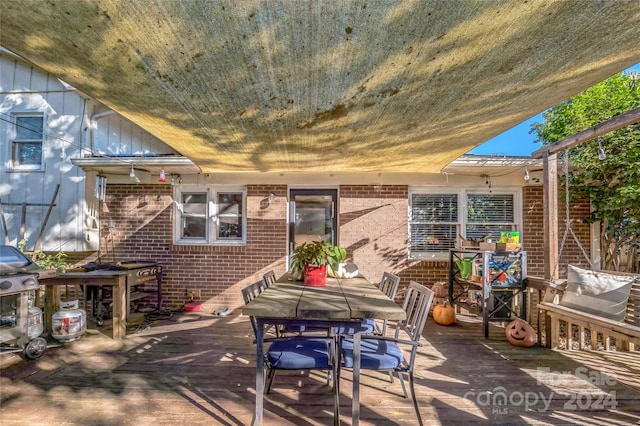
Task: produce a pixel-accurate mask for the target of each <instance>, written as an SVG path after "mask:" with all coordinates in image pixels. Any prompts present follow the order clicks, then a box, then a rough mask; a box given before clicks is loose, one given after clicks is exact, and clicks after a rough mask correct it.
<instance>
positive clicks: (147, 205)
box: [99, 184, 589, 312]
mask: <svg viewBox="0 0 640 426" xmlns="http://www.w3.org/2000/svg"><path fill="white" fill-rule="evenodd" d="M408 191H409V188H408V186H406V185H342V186H340V191H339V194H340V202H339V208H340V210H339V224H340V232H339V242H340V245H342V246H344V247H346V248H347V253H348V255H349V257H350V258H351V259H352V260H353V261H354V262H355V263H356V264H357V265H358V267H359V268H360V271H361V272H362V273H363V274H364V275H365V276H367V277H368V278H369V279H370V280H372V281H374V282H375V281H378V280H379V279H380V278H381V276H382V273H383V272H384V271H390V272H393V273H396V274H398V275H400V277H401V287H404V286H406V285H408V283H409V281H410V280H415V281H418V282H421V283H425V284H428V285H431V284H433V283H436V282H442V281H446V280H447V276H448V266H449V265H448V261H446V260H434V261H412V260H409V259H408V251H407V250H408V247H407V243H408V242H407V238H408V207H409V200H408ZM269 193H274V194H275V195H276V198H275V200H273V201H269V197H268V194H269ZM588 212H589V210H588V204H586V203H583V204H576V205H574V206H572V211H571V215H572V219H573V223H572V227H573V229H574V231H575V232H576V234H577V235H578V236H579V237H580V238H581V239H582V241H584V242H587V241H588V238H589V225H588V224H585V223H582V219H581V218H582V217H584V216H585V215H586V214H588ZM286 214H287V186H286V185H249V186H248V187H247V244H246V245H245V246H242V247H224V246H181V245H174V244H173V242H172V237H173V234H172V232H173V222H172V220H173V204H172V188H171V187H170V186H168V185H128V184H127V185H125V184H110V185H108V187H107V199H106V201H105V203H104V206H103V211H102V216H101V222H102V224H103V228H102V235H101V251H100V253H99V255H100V258H101V260H102V261H104V262H111V261H123V260H133V259H146V260H155V261H157V262H158V264H160V265H161V266H162V267H163V270H164V272H165V276H164V281H163V300H164V302H165V307H167V306H171V307H173V308H178V307H180V306H182V304H184V303H185V302H186V301H188V297H187V294H188V291H189V290H196V289H197V290H200V291H201V293H202V297H201V300H199V301H201V302H203V311H209V312H212V311H213V310H214V309H217V308H220V307H222V306H228V307H230V308H232V309H235V308H238V307H240V306H242V304H243V302H242V297H241V294H240V289H241V288H242V287H244V286H245V285H247V284H249V283H252V282H255V281H258V280H260V279H262V274H264V273H265V272H266V271H268V270H270V269H273V270H274V271H275V272H276V275H280V274H282V273H283V272H284V271H285V269H286V265H285V262H286V254H287V241H288V230H287V220H286ZM559 217H560V223H561V225H563V224H564V220H563V218H564V213H563V212H560V213H559ZM542 218H543V216H542V188H541V187H537V186H536V187H533V186H527V187H525V188H524V190H523V244H524V247H525V249H526V250H527V252H528V256H529V264H528V271H529V274H531V275H534V274H535V275H542V271H543V264H542V261H543V251H542V250H543V249H542V239H543V234H542V232H543V231H542V229H543V223H542V220H543V219H542ZM110 219H111V220H112V221H113V223H114V225H115V227H114V228H113V229H109V228H108V227H107V224H108V223H109V220H110ZM563 232H564V229H561V231H560V233H561V236H562V233H563ZM583 244H584V243H583ZM586 249H587V250H588V246H587V247H586ZM566 261H571V263H575V264H582V265H585V262H584V260H583V259H582V254H581V252H580V250H579V249H578V247H577V245H576V244H575V243H574V242H573V241H572V240H571V241H569V240H568V241H567V244H566V247H565V249H564V251H563V260H562V262H563V263H564V262H566Z"/></svg>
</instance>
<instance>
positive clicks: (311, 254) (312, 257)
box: [291, 241, 347, 286]
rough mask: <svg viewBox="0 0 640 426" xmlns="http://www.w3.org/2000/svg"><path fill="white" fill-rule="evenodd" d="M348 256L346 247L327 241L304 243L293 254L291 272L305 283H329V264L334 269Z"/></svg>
mask: <svg viewBox="0 0 640 426" xmlns="http://www.w3.org/2000/svg"><path fill="white" fill-rule="evenodd" d="M346 257H347V252H346V250H345V249H344V247H339V246H334V245H333V244H331V243H328V242H326V241H313V242H311V243H302V244H301V245H299V246H298V247H296V248H295V250H294V251H293V254H292V256H291V272H292V273H293V274H294V276H295V277H296V279H303V281H304V283H305V285H311V286H322V285H326V284H327V265H328V267H329V268H331V269H332V270H334V271H337V270H338V267H339V264H340V262H342V261H343V260H344V259H345V258H346Z"/></svg>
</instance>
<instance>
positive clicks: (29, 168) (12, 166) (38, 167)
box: [7, 111, 47, 172]
mask: <svg viewBox="0 0 640 426" xmlns="http://www.w3.org/2000/svg"><path fill="white" fill-rule="evenodd" d="M18 117H39V118H42V129H41V134H42V138H41V139H40V144H41V148H40V150H41V156H40V164H27V165H22V164H16V161H15V158H14V146H15V144H17V143H25V142H26V141H22V142H16V138H17V132H16V126H17V118H18ZM8 127H9V144H8V147H7V148H8V152H7V159H8V164H7V170H8V171H12V172H33V171H36V172H38V171H44V165H45V156H46V155H45V154H46V153H45V142H46V140H47V138H46V136H47V133H46V128H47V116H46V114H45V113H44V112H43V111H13V112H11V125H10V126H8ZM34 142H35V140H34Z"/></svg>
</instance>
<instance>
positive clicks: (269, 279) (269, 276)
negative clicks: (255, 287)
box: [262, 269, 276, 288]
mask: <svg viewBox="0 0 640 426" xmlns="http://www.w3.org/2000/svg"><path fill="white" fill-rule="evenodd" d="M262 279H263V280H264V286H265V288H269V286H270V285H271V284H273V283H274V282H276V273H275V272H273V269H272V270H270V271H267V272H266V273H265V274H264V275H263V276H262Z"/></svg>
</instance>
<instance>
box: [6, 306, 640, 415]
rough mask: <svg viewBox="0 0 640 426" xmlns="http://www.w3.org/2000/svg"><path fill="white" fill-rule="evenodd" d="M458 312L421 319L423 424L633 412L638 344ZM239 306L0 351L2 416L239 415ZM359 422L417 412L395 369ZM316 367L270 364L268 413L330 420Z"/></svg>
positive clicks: (243, 341)
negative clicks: (589, 340) (556, 337)
mask: <svg viewBox="0 0 640 426" xmlns="http://www.w3.org/2000/svg"><path fill="white" fill-rule="evenodd" d="M490 334H491V335H490V338H489V339H486V340H485V339H483V338H482V332H481V325H480V324H479V323H478V322H477V321H476V320H475V318H472V317H467V318H465V317H459V319H458V324H456V325H454V326H450V327H442V326H438V325H436V324H434V323H432V322H429V323H428V324H427V328H426V331H425V334H424V336H425V339H424V343H425V346H424V347H423V348H421V350H420V356H419V361H418V362H419V366H418V368H417V370H418V371H417V373H416V384H417V392H418V395H419V402H420V407H421V413H422V415H423V418H424V420H425V424H427V425H439V424H443V425H451V424H468V423H479V424H483V423H485V424H497V423H504V424H590V425H593V424H602V425H611V424H639V423H640V403H639V402H638V401H640V353H638V352H635V353H616V352H608V353H603V352H562V353H561V352H557V351H552V350H549V349H545V348H541V347H534V348H530V349H522V348H517V347H513V346H511V345H509V344H508V343H507V342H506V339H505V338H504V334H503V330H502V329H500V328H498V327H493V326H492V327H491V333H490ZM252 340H253V336H252V331H251V327H250V325H249V322H248V320H247V318H246V317H243V316H241V315H238V314H234V315H231V316H228V317H215V316H211V315H207V314H199V313H198V314H195V313H190V314H176V315H174V316H173V317H171V318H170V319H164V320H160V321H156V322H154V323H153V324H152V326H151V328H150V329H148V330H145V331H141V332H138V333H135V334H131V335H128V336H127V338H126V339H125V340H124V341H123V342H120V343H118V342H114V341H112V340H110V339H108V338H106V337H105V336H104V335H101V334H98V333H95V332H94V333H93V334H89V335H85V336H84V337H82V338H81V339H80V340H78V341H75V342H72V343H68V344H66V345H64V346H59V347H51V348H49V349H47V352H46V353H45V355H44V356H43V357H42V358H41V359H39V360H37V361H31V362H25V361H22V360H20V359H19V358H18V357H17V356H16V355H11V354H3V355H2V358H0V361H1V362H2V370H1V371H0V374H1V377H0V386H1V387H0V397H1V411H0V424H2V425H3V426H11V425H20V426H23V425H31V426H33V425H62V424H64V425H116V424H117V425H154V426H161V425H172V426H174V425H185V426H186V425H189V426H192V425H200V424H202V425H205V424H206V425H249V424H251V421H252V416H253V410H254V398H255V393H254V392H255V390H254V388H255V379H254V377H255V375H254V372H255V367H254V357H255V348H254V346H253V344H252ZM362 381H363V383H362V387H361V393H362V396H361V412H362V421H361V424H363V425H413V424H416V423H417V422H416V418H415V413H414V411H413V407H412V404H411V401H410V400H405V399H404V398H403V397H402V390H401V386H400V383H399V382H398V381H397V380H396V381H395V383H393V384H392V383H389V381H388V376H386V375H384V374H377V373H371V372H364V374H363V378H362ZM341 387H342V390H341V424H343V425H350V424H351V417H350V416H351V399H350V398H351V375H350V372H349V371H343V374H342V381H341ZM332 407H333V405H332V398H331V394H330V389H329V387H327V386H326V384H325V377H324V375H323V374H321V373H311V374H309V375H304V374H299V373H296V374H291V375H284V374H282V375H279V376H278V377H277V378H276V382H275V384H274V390H273V392H272V393H271V394H270V395H268V396H267V397H266V398H265V424H269V425H278V426H279V425H287V424H291V425H327V424H332V421H333V420H332V409H333V408H332Z"/></svg>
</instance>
